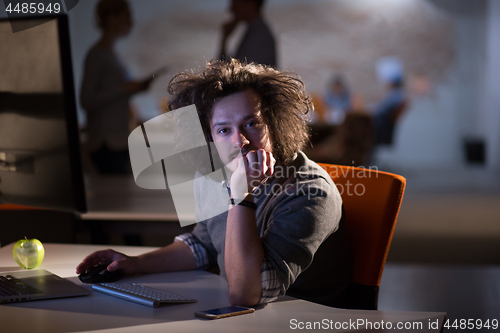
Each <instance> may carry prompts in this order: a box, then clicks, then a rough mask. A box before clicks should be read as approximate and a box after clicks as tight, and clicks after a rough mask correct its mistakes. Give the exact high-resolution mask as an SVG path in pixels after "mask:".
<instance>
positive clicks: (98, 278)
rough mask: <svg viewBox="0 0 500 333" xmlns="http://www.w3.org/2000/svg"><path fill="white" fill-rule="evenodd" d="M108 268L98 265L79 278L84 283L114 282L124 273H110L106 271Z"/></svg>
mask: <svg viewBox="0 0 500 333" xmlns="http://www.w3.org/2000/svg"><path fill="white" fill-rule="evenodd" d="M107 267H108V265H103V264H100V265H96V266H94V267H92V268H89V269H87V270H86V271H85V272H83V273H82V274H80V275H78V278H79V279H80V281H82V282H83V283H102V282H114V281H116V280H118V279H119V278H121V276H122V272H121V271H120V270H116V271H113V272H110V271H108V270H107V269H106V268H107Z"/></svg>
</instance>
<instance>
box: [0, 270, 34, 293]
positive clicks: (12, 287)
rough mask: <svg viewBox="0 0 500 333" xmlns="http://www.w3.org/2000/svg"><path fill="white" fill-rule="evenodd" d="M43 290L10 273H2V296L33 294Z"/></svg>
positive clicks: (0, 276) (0, 281) (0, 289)
mask: <svg viewBox="0 0 500 333" xmlns="http://www.w3.org/2000/svg"><path fill="white" fill-rule="evenodd" d="M40 293H42V291H40V290H38V289H36V288H34V287H32V286H30V285H29V284H27V283H25V282H23V281H21V280H19V279H16V278H15V277H13V276H10V275H0V296H14V295H32V294H40Z"/></svg>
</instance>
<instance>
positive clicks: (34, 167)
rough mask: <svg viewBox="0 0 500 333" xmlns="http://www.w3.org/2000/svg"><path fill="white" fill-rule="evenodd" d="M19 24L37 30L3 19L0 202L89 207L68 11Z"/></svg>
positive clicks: (0, 38) (77, 209)
mask: <svg viewBox="0 0 500 333" xmlns="http://www.w3.org/2000/svg"><path fill="white" fill-rule="evenodd" d="M11 20H12V19H11ZM37 20H38V21H39V22H41V23H43V22H45V23H43V24H40V25H37V22H36V21H37ZM23 21H24V22H23ZM16 23H25V24H27V25H29V26H32V28H29V29H25V30H21V31H18V32H13V30H14V29H13V28H12V27H11V22H9V20H7V19H0V45H1V47H0V203H11V204H19V205H23V206H32V207H40V208H47V209H54V210H60V211H71V212H85V211H86V203H85V192H84V182H83V173H82V167H81V158H80V141H79V132H78V123H77V111H76V104H75V92H74V85H73V72H72V65H71V52H70V44H69V31H68V20H67V17H66V16H65V15H60V16H56V17H55V19H53V20H49V21H48V22H47V18H19V19H16Z"/></svg>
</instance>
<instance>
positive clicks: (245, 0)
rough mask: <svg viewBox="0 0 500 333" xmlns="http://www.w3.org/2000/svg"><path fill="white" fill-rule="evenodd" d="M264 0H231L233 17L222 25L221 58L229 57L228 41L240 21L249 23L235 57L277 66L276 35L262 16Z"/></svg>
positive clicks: (248, 61)
mask: <svg viewBox="0 0 500 333" xmlns="http://www.w3.org/2000/svg"><path fill="white" fill-rule="evenodd" d="M263 4H264V0H231V7H230V11H231V13H232V15H233V17H232V19H231V20H230V21H228V22H225V23H224V24H223V25H222V40H221V45H220V51H219V59H224V58H226V57H228V54H227V51H226V42H227V40H228V38H229V36H231V34H232V33H233V32H234V29H235V28H236V26H237V25H238V23H239V22H241V21H244V22H246V23H247V24H248V26H247V30H246V32H245V35H244V36H243V39H242V40H241V41H240V43H239V46H238V49H237V50H236V53H235V54H234V55H232V57H233V58H235V59H238V60H240V61H242V62H247V63H252V62H255V63H258V64H262V65H268V66H271V67H274V68H276V67H277V62H276V44H275V41H274V36H273V34H272V32H271V30H270V29H269V27H268V25H267V23H266V22H265V21H264V19H263V17H262V12H261V9H262V7H263Z"/></svg>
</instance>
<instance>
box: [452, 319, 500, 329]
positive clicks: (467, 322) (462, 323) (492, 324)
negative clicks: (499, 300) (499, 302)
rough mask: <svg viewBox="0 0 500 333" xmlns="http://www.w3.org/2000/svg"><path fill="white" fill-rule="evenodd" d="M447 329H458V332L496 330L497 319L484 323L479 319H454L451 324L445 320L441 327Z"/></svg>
mask: <svg viewBox="0 0 500 333" xmlns="http://www.w3.org/2000/svg"><path fill="white" fill-rule="evenodd" d="M443 326H444V327H445V328H447V329H452V328H454V329H459V330H465V329H468V330H474V329H476V330H480V329H492V330H496V329H498V319H491V320H490V319H486V320H485V321H483V320H481V319H475V320H474V319H455V320H454V321H453V322H452V321H451V320H450V319H446V322H445V323H444V325H443Z"/></svg>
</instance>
